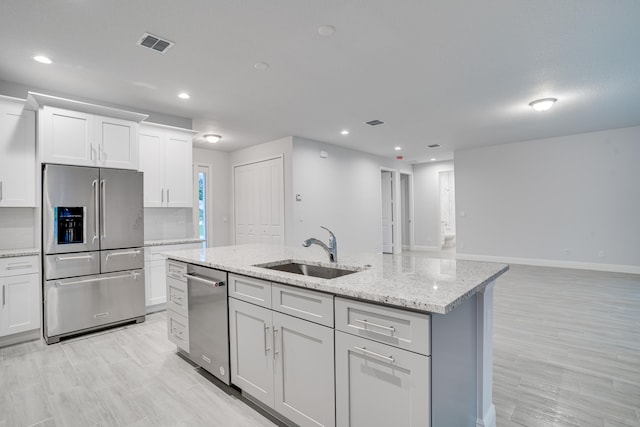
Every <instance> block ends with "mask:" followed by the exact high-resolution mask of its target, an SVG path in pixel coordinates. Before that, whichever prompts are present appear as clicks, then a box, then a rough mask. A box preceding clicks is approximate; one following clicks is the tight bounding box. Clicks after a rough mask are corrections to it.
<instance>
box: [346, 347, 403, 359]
mask: <svg viewBox="0 0 640 427" xmlns="http://www.w3.org/2000/svg"><path fill="white" fill-rule="evenodd" d="M353 348H355V349H356V350H359V351H361V352H363V353H364V354H368V355H370V356H375V357H378V358H380V359H382V360H386V361H387V362H389V363H393V362H395V359H394V358H393V356H383V355H382V354H378V353H376V352H375V351H371V350H367V349H366V347H353Z"/></svg>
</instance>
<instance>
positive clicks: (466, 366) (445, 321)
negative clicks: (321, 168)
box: [166, 245, 508, 426]
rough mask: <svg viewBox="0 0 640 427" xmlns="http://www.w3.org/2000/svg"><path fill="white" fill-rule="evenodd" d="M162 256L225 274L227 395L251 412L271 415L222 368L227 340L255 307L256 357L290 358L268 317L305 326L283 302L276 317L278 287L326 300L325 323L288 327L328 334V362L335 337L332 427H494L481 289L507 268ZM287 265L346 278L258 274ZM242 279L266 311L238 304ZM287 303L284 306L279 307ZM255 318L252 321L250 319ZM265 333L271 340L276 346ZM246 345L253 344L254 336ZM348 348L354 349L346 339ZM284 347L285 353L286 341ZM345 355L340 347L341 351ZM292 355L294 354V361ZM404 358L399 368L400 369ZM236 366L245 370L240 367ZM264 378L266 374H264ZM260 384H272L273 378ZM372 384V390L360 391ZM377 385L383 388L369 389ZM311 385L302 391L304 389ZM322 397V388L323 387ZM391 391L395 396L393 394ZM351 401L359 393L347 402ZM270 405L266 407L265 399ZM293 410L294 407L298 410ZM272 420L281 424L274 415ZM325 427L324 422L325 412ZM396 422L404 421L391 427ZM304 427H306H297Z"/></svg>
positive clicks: (415, 261) (370, 257)
mask: <svg viewBox="0 0 640 427" xmlns="http://www.w3.org/2000/svg"><path fill="white" fill-rule="evenodd" d="M166 255H167V257H168V258H169V260H170V262H171V260H175V261H178V262H183V263H186V264H193V265H198V266H203V267H208V268H213V269H217V270H222V271H224V272H227V273H228V274H229V289H228V292H229V302H230V307H229V320H230V322H229V324H230V327H229V330H230V337H229V338H230V342H231V372H232V375H231V382H232V383H233V384H235V385H237V386H239V387H240V388H241V389H242V390H243V393H244V392H245V388H246V389H247V390H246V391H247V393H248V395H249V396H248V397H249V398H255V399H256V400H257V401H258V402H257V403H259V404H260V403H262V404H263V405H261V406H264V407H266V408H267V409H274V410H275V411H274V412H278V413H282V411H280V410H279V406H278V405H277V398H276V404H269V403H268V401H266V400H265V399H266V398H265V399H262V398H261V397H260V393H261V392H262V391H263V389H262V388H260V387H258V388H256V389H255V391H252V390H248V389H249V386H253V384H254V382H252V381H245V380H246V378H243V376H242V375H240V374H238V373H237V372H238V368H237V366H236V367H234V364H239V363H240V362H239V360H241V356H242V355H241V354H236V352H238V351H239V350H238V349H242V348H243V345H244V344H243V343H242V342H241V341H240V340H239V339H238V337H236V333H238V331H240V330H241V329H240V327H241V323H238V322H239V321H238V320H237V319H240V318H242V319H244V318H249V317H247V316H245V317H242V316H244V314H245V313H246V312H247V310H248V309H254V308H256V309H260V310H263V311H264V310H265V307H266V309H268V310H267V311H268V316H269V319H270V320H269V321H265V323H264V328H265V330H269V328H273V334H274V338H273V349H272V348H271V347H270V345H268V344H267V335H266V332H265V335H264V349H263V350H264V353H265V354H267V353H269V352H270V351H271V350H273V354H272V357H273V359H274V360H275V359H277V357H281V358H282V359H283V360H284V359H285V356H287V355H289V356H291V354H287V353H286V351H287V348H288V347H287V348H285V345H284V339H285V335H284V333H285V327H284V326H280V327H279V328H278V325H277V323H278V322H277V321H276V317H277V316H281V317H282V314H281V313H285V314H287V316H284V317H286V318H290V317H291V318H296V317H300V318H302V319H305V314H304V313H305V310H300V309H295V308H294V309H291V307H287V304H285V303H280V308H278V306H277V305H276V295H277V294H276V290H277V291H278V292H280V294H282V292H283V289H284V292H286V291H288V290H289V291H290V293H291V295H296V293H298V294H299V293H300V292H306V294H304V295H303V296H301V297H300V298H305V300H307V301H311V300H313V299H314V297H315V296H316V295H317V296H318V297H319V298H320V299H322V298H325V297H327V298H330V303H329V304H330V315H328V316H325V317H326V319H324V320H322V319H321V320H318V319H320V317H321V316H317V318H316V319H314V318H310V319H306V320H299V319H294V320H297V321H302V322H305V323H309V324H310V325H311V322H313V323H314V324H313V325H312V326H313V327H323V328H324V329H322V331H325V330H327V331H330V332H331V335H330V337H331V338H329V339H327V341H330V342H329V343H325V344H330V347H331V354H332V355H333V354H334V328H335V365H334V359H333V358H331V360H330V361H329V362H330V368H331V369H334V368H335V396H336V397H335V411H336V418H335V420H336V421H335V422H336V424H337V425H346V424H352V425H357V424H358V423H359V421H360V420H363V421H364V420H366V422H368V423H371V422H372V420H375V418H367V417H372V416H374V415H375V416H376V417H380V416H382V415H381V414H386V415H388V414H394V413H396V412H397V414H396V415H394V417H395V416H397V417H400V419H398V418H394V420H395V422H396V425H400V424H406V425H431V426H495V408H494V407H493V404H492V401H491V395H492V375H491V373H492V339H493V321H492V308H493V286H494V284H495V280H496V279H497V278H498V277H499V276H500V275H502V274H503V273H505V272H506V271H507V270H508V266H507V265H505V264H495V263H482V262H472V261H459V260H446V259H434V258H426V257H424V256H415V255H381V254H341V256H340V258H339V260H338V263H335V264H329V263H328V262H327V260H326V256H325V255H324V253H322V252H319V251H314V250H313V249H308V248H302V247H300V248H297V247H281V246H269V245H239V246H229V247H217V248H209V249H194V250H183V251H175V252H168V253H167V254H166ZM291 261H294V262H298V263H305V264H311V265H320V266H329V265H331V266H333V267H336V268H340V269H343V270H351V271H354V272H353V273H351V274H346V275H344V276H341V277H337V278H334V279H323V278H318V277H312V276H305V275H301V274H296V273H289V272H285V271H278V270H273V269H270V268H269V267H272V266H276V265H279V264H282V263H284V262H291ZM244 279H246V280H245V282H247V283H249V282H251V281H253V282H252V283H250V284H251V286H254V285H256V284H258V285H262V284H268V285H269V290H268V293H269V295H271V288H273V296H274V298H273V301H272V300H271V297H269V298H268V299H269V301H268V304H266V303H265V302H264V301H263V302H261V303H256V301H258V299H255V298H254V297H250V298H247V295H246V292H244V291H242V292H240V291H237V288H236V287H235V283H241V282H243V280H244ZM254 287H255V286H254ZM245 289H249V288H248V287H247V288H245ZM256 289H257V288H256ZM280 294H278V295H280ZM325 299H326V298H325ZM301 300H302V299H300V301H301ZM291 301H294V300H291ZM334 301H335V322H334V317H333V315H334ZM247 302H249V303H251V304H247ZM260 305H261V307H258V306H260ZM289 305H290V306H291V305H294V303H293V302H290V303H289ZM243 310H244V311H243ZM288 310H289V311H288ZM385 310H386V311H385ZM267 311H264V313H267ZM264 313H263V314H264ZM272 313H273V314H272ZM241 315H242V316H241ZM236 316H240V317H237V318H236ZM256 316H257V315H253V314H252V315H251V318H252V319H254V318H256ZM265 316H266V314H265ZM271 316H273V320H271V319H272V317H271ZM357 316H360V318H356V317H357ZM363 316H364V317H363ZM329 317H330V319H329ZM307 320H310V322H307ZM269 322H271V323H269ZM354 322H359V324H355V323H354ZM381 322H387V323H381ZM394 322H396V323H394ZM315 323H319V324H321V325H322V326H320V325H316V324H315ZM358 325H359V326H358ZM276 332H279V333H281V334H282V336H281V337H279V338H278V336H277V334H276ZM243 333H244V332H243ZM254 335H255V334H254ZM405 335H406V336H405ZM260 337H262V334H261V335H260ZM254 338H256V339H257V336H254ZM278 339H279V340H280V350H281V352H282V353H283V354H282V355H281V356H280V355H279V354H278V352H277V351H276V350H277V349H276V341H277V340H278ZM356 339H358V340H361V342H360V341H358V342H355V341H353V340H356ZM253 341H255V339H254V340H253ZM260 341H261V342H262V339H261V340H260ZM320 341H321V340H318V342H320ZM365 344H366V346H365ZM261 345H262V344H261ZM288 345H289V346H290V347H291V346H293V343H290V344H288ZM345 345H348V346H350V347H348V348H346V347H344V346H345ZM376 345H377V346H378V347H376ZM353 349H357V351H356V350H353ZM390 349H394V350H395V349H399V350H397V351H398V354H399V355H393V356H387V354H391V353H390ZM374 350H378V351H374ZM261 351H262V350H261ZM323 351H324V350H323ZM381 352H382V353H381ZM400 352H401V353H400ZM316 353H317V354H319V353H320V351H316V352H311V353H309V357H312V356H315V354H316ZM294 354H295V356H299V355H302V354H304V352H302V351H298V352H296V353H294ZM405 355H406V357H407V359H403V357H404V356H405ZM242 360H243V363H245V365H246V359H242ZM405 360H406V362H404V361H405ZM234 362H235V363H234ZM383 362H384V363H383ZM271 363H272V364H275V362H271ZM402 363H406V366H401V365H402ZM357 364H359V365H357ZM320 365H321V362H314V364H313V365H311V366H309V368H314V367H315V366H320ZM356 365H357V366H356ZM355 368H357V370H356V369H355ZM272 369H273V370H274V371H277V369H276V368H273V367H272ZM296 369H298V371H297V372H300V371H301V370H302V371H305V372H306V370H305V369H304V367H300V366H298V367H297V368H296ZM234 372H236V376H235V378H236V381H234ZM332 372H333V371H332ZM269 375H277V372H276V373H275V374H273V373H270V374H269ZM363 375H364V377H363ZM372 378H374V379H375V380H376V381H378V383H372V382H371V381H372ZM422 379H424V381H423V380H422ZM298 380H300V378H298ZM357 381H360V382H361V383H356V382H357ZM277 382H278V379H276V383H277ZM281 383H282V384H286V380H281ZM244 384H247V386H246V387H245V386H244ZM379 384H380V385H381V387H386V389H382V388H381V389H374V388H375V387H377V386H378V385H379ZM316 386H317V384H306V388H307V389H314V388H315V387H316ZM374 386H375V387H374ZM331 387H334V384H333V382H331ZM276 388H277V387H276ZM289 388H290V389H291V386H289ZM398 389H399V390H402V392H397V390H398ZM356 392H357V393H359V394H358V395H354V393H356ZM387 393H389V394H393V396H391V395H390V396H389V397H393V399H391V400H388V403H387V404H386V406H387V407H386V408H383V409H382V410H381V411H377V410H376V408H378V409H379V407H380V406H381V405H382V406H385V404H384V402H385V400H386V399H385V394H387ZM292 394H295V395H300V394H303V391H300V390H296V393H291V390H289V396H291V395H292ZM312 394H313V393H312ZM332 396H333V394H332ZM316 397H317V396H316ZM270 399H271V402H273V397H270ZM380 399H382V400H380ZM394 399H395V400H394ZM397 399H400V400H397ZM402 399H406V401H403V400H402ZM309 400H311V401H317V399H315V398H313V396H311V398H310V399H306V401H309ZM265 402H267V403H265ZM305 404H306V403H300V406H301V407H302V406H304V405H305ZM284 406H285V407H287V406H292V405H291V404H290V405H284ZM331 408H333V406H331ZM327 411H328V410H325V411H324V412H327ZM297 412H301V411H300V410H298V411H297ZM371 414H374V415H371ZM376 414H377V415H376ZM284 415H285V416H288V414H286V413H285V414H284ZM289 419H291V417H289ZM303 419H305V420H306V419H309V420H311V419H312V418H309V417H306V418H305V417H303ZM329 419H333V414H331V415H330V416H329ZM400 420H406V422H405V421H402V422H401V423H400V424H397V422H398V421H400ZM377 421H378V422H383V421H381V418H377ZM296 422H298V423H300V422H299V421H296ZM317 423H318V422H317V421H316V422H315V424H317ZM303 424H304V423H303ZM315 424H314V422H311V421H310V422H309V425H315ZM323 424H325V425H327V424H331V423H330V422H326V423H325V422H323Z"/></svg>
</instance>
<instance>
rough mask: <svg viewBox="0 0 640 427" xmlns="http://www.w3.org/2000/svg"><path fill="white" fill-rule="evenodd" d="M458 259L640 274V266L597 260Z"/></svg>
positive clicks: (458, 255)
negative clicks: (598, 261) (599, 261)
mask: <svg viewBox="0 0 640 427" xmlns="http://www.w3.org/2000/svg"><path fill="white" fill-rule="evenodd" d="M456 259H461V260H467V261H487V262H501V263H505V264H523V265H535V266H538V267H558V268H573V269H576V270H593V271H607V272H611V273H628V274H640V266H637V265H623V264H599V263H595V262H580V261H561V260H554V259H537V258H516V257H504V256H492V255H474V254H461V253H458V254H456Z"/></svg>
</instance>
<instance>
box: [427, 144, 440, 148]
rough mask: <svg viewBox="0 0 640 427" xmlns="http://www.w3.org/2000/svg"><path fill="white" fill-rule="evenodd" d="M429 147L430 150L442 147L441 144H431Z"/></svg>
mask: <svg viewBox="0 0 640 427" xmlns="http://www.w3.org/2000/svg"><path fill="white" fill-rule="evenodd" d="M427 147H429V148H438V147H440V144H431V145H427Z"/></svg>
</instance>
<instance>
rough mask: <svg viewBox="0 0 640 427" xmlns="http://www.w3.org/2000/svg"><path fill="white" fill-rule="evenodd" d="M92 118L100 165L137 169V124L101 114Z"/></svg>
mask: <svg viewBox="0 0 640 427" xmlns="http://www.w3.org/2000/svg"><path fill="white" fill-rule="evenodd" d="M94 120H95V125H96V135H95V139H96V149H97V152H98V163H99V164H100V166H105V167H109V168H120V169H138V155H139V153H138V124H137V123H135V122H131V121H128V120H120V119H114V118H111V117H102V116H95V119H94Z"/></svg>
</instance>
